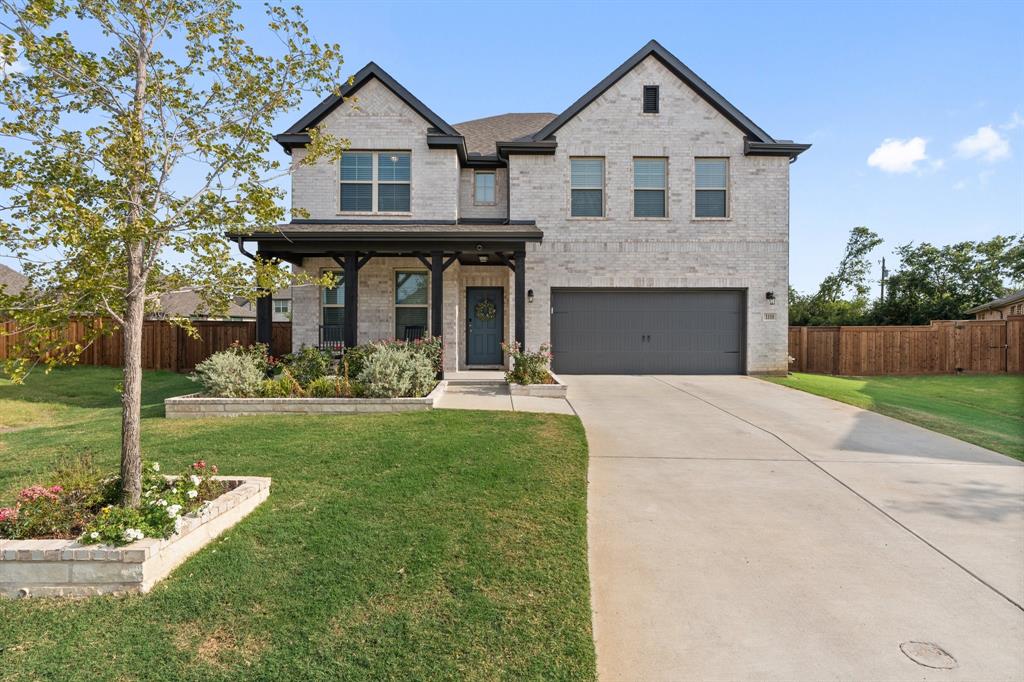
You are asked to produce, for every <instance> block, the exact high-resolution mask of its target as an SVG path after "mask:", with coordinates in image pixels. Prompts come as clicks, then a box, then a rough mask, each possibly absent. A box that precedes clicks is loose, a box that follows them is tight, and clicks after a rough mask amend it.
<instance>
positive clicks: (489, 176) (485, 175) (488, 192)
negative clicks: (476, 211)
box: [473, 171, 495, 206]
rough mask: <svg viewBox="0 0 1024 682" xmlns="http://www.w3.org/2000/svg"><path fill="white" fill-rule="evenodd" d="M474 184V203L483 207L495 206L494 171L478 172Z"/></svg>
mask: <svg viewBox="0 0 1024 682" xmlns="http://www.w3.org/2000/svg"><path fill="white" fill-rule="evenodd" d="M473 182H474V185H473V203H474V204H478V205H483V206H490V205H492V204H494V203H495V200H494V171H477V172H476V173H475V174H474V175H473Z"/></svg>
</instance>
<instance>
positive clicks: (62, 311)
mask: <svg viewBox="0 0 1024 682" xmlns="http://www.w3.org/2000/svg"><path fill="white" fill-rule="evenodd" d="M0 9H2V12H3V16H2V19H0V25H2V27H3V30H4V33H3V35H0V67H2V68H3V73H2V74H0V78H2V85H0V87H2V105H3V107H4V108H5V109H6V111H4V112H3V119H2V123H0V136H2V137H3V138H5V143H4V146H3V149H0V190H2V191H0V248H3V249H4V250H6V251H7V252H8V253H9V255H13V256H14V257H16V258H18V259H19V260H20V262H21V263H22V265H23V269H24V270H25V274H26V275H28V277H29V281H30V285H29V287H28V288H26V290H25V291H24V292H23V293H22V294H20V295H18V296H5V295H2V294H0V310H8V311H10V313H11V315H12V316H13V318H14V320H15V321H16V323H17V325H18V328H19V330H20V331H21V332H22V333H23V334H24V335H25V341H24V342H23V343H22V344H21V345H20V346H19V347H18V349H17V357H15V358H13V359H12V360H11V361H9V362H8V363H7V366H6V367H5V369H6V370H7V371H8V373H9V374H11V375H12V376H14V377H16V378H18V377H20V376H23V374H24V372H25V371H26V369H27V368H28V367H29V363H31V362H34V361H35V360H36V359H38V358H40V357H42V358H44V359H45V362H46V363H48V365H50V366H52V365H54V364H57V363H73V362H75V361H76V359H77V358H78V356H79V354H80V353H81V351H82V350H83V347H84V345H85V344H87V343H89V342H90V341H91V340H92V339H93V338H95V336H96V335H97V334H100V333H105V332H108V331H110V329H109V326H108V327H106V328H100V327H96V328H94V329H92V330H91V331H90V332H89V334H90V336H89V337H87V338H86V339H85V342H84V343H83V344H80V345H77V346H68V344H67V343H66V340H64V339H62V338H61V331H62V330H63V329H65V328H66V326H67V322H68V320H69V319H70V318H72V317H75V316H81V315H96V314H100V315H103V316H105V317H108V318H109V319H111V320H112V321H113V322H114V323H115V324H116V325H117V326H118V327H120V329H121V331H122V333H123V335H124V356H123V365H124V381H123V387H122V430H121V481H122V503H123V504H125V505H137V504H138V502H139V494H140V487H141V486H140V477H141V454H140V448H139V429H140V403H141V389H142V372H141V365H142V356H141V351H142V329H143V319H144V314H145V312H146V309H147V307H148V306H152V305H153V304H154V302H155V301H157V300H158V299H159V297H160V295H161V294H163V293H165V292H167V291H171V290H175V289H179V288H182V287H184V286H190V287H195V288H197V289H198V290H199V291H200V292H201V295H202V297H203V299H204V301H205V304H206V306H207V308H208V309H209V310H210V312H212V313H218V312H223V311H225V310H226V308H227V304H228V301H230V300H231V299H232V298H233V297H234V296H237V295H244V296H246V297H248V298H250V299H251V298H253V297H254V296H255V295H256V293H257V287H260V288H263V289H271V290H272V289H274V288H277V287H279V286H282V285H284V284H286V283H287V276H286V275H285V274H284V273H283V272H282V271H281V270H279V269H278V268H277V267H275V264H274V263H271V262H265V261H259V260H258V261H257V262H256V263H255V266H253V265H252V264H249V263H243V262H240V261H237V260H234V259H233V258H232V257H231V250H230V244H229V243H228V242H227V241H226V240H225V238H224V234H225V233H226V232H232V233H239V234H244V233H246V232H249V231H251V230H253V229H264V230H265V229H272V226H273V225H275V224H276V223H278V222H280V221H281V220H282V219H283V217H284V210H283V208H282V207H281V201H280V200H281V198H282V195H283V192H282V191H281V190H280V189H278V188H277V187H276V186H275V185H274V183H275V182H276V180H277V179H278V178H279V177H280V176H281V175H282V174H283V173H286V172H287V170H288V169H282V168H279V165H278V163H277V162H275V161H270V160H268V159H269V156H268V151H269V148H270V145H271V143H272V137H271V134H270V132H269V131H270V129H271V127H272V125H273V123H274V120H275V117H276V116H278V115H279V114H281V113H283V112H285V111H287V110H290V109H292V108H293V107H294V106H295V105H296V104H297V103H298V102H299V100H300V98H301V97H302V95H303V93H304V92H306V91H307V90H310V89H312V90H319V91H321V92H323V91H324V90H327V89H330V88H336V87H337V86H338V85H339V84H340V82H341V75H340V68H341V65H342V59H341V54H340V52H339V48H338V46H337V45H332V44H320V43H317V42H315V41H314V40H313V39H312V38H311V37H310V36H309V32H308V28H307V26H306V24H305V22H304V20H303V16H302V13H301V11H300V10H299V9H298V8H293V9H284V8H282V7H279V6H273V5H268V6H267V8H266V12H267V17H268V28H269V30H270V32H271V34H272V35H273V36H274V37H276V42H273V45H274V48H275V49H276V50H277V54H276V55H268V54H263V53H261V52H259V51H257V50H256V49H255V48H254V47H253V46H252V45H250V44H249V43H247V42H246V40H245V39H244V38H243V32H244V29H243V26H242V25H241V24H240V23H239V22H238V21H237V19H236V18H235V14H236V11H237V9H238V7H237V5H236V4H235V3H234V2H231V1H230V0H25V1H23V2H12V1H10V0H0ZM85 40H88V41H89V42H90V46H89V48H88V49H87V48H86V47H84V46H83V41H85ZM15 65H17V66H18V67H20V68H13V67H14V66H15ZM312 137H313V139H312V144H311V145H310V147H309V154H308V155H307V156H306V157H304V159H303V161H302V163H312V162H314V161H316V160H318V159H321V158H323V157H325V156H337V155H338V154H339V153H340V151H341V149H343V148H344V144H345V142H344V141H343V140H338V139H332V138H330V137H328V136H320V135H317V134H316V131H313V134H312Z"/></svg>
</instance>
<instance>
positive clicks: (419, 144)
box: [292, 57, 789, 373]
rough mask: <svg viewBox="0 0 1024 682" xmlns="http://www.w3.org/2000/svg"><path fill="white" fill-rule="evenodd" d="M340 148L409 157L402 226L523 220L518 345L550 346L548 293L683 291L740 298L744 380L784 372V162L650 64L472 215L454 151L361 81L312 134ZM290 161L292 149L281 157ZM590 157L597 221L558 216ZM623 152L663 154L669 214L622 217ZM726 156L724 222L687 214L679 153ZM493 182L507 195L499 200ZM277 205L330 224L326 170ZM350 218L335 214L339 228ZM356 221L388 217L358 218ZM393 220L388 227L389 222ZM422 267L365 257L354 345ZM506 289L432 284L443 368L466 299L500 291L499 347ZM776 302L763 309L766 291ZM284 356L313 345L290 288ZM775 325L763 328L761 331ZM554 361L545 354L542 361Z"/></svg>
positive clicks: (628, 194) (305, 298) (568, 127)
mask: <svg viewBox="0 0 1024 682" xmlns="http://www.w3.org/2000/svg"><path fill="white" fill-rule="evenodd" d="M648 84H653V85H659V86H660V95H661V108H660V112H661V113H659V114H643V113H641V94H642V91H643V86H644V85H648ZM323 125H324V126H325V128H326V129H327V130H328V131H330V132H331V133H334V134H337V135H342V136H344V137H346V138H348V139H349V140H350V141H351V148H352V149H379V150H410V151H411V167H412V189H411V207H412V210H411V212H410V213H409V214H402V215H401V216H399V217H404V218H412V219H417V220H419V219H423V220H428V219H443V220H453V219H456V218H459V217H462V218H504V217H505V215H506V210H508V209H507V206H508V205H509V203H510V204H511V209H510V211H509V213H510V217H511V218H512V219H514V220H515V219H524V220H535V221H536V224H537V227H539V228H540V229H541V230H543V231H544V239H543V242H541V243H539V244H534V243H531V244H528V245H527V267H526V286H527V288H528V289H532V290H533V292H534V295H535V298H534V301H533V302H532V303H528V304H527V310H526V312H527V314H526V344H527V347H529V348H536V347H537V346H539V345H540V344H541V343H544V342H547V341H549V335H550V303H551V296H550V292H551V289H552V288H557V287H697V288H719V287H727V288H737V289H744V290H746V291H747V320H746V321H747V333H746V343H747V371H748V372H751V373H763V372H785V371H786V369H787V366H788V363H787V324H788V321H787V310H786V301H787V290H788V268H789V159H788V158H787V157H784V156H783V157H779V156H745V155H744V150H743V141H744V138H743V132H742V131H741V130H739V129H738V128H737V127H735V126H734V125H733V124H732V123H730V122H729V121H728V120H727V119H726V118H725V117H723V116H722V115H721V114H720V113H719V112H718V111H716V110H715V109H714V108H712V107H711V106H710V105H709V104H708V103H707V102H706V101H705V100H704V99H703V98H701V97H700V96H699V95H697V94H696V93H695V92H693V91H692V90H691V89H690V88H689V87H688V86H687V85H685V84H684V83H683V82H682V81H680V80H679V79H678V78H676V76H675V75H673V74H672V73H671V72H670V71H669V70H668V69H666V68H665V67H664V66H663V64H662V63H661V62H660V61H658V60H657V59H656V58H654V57H648V58H647V59H645V60H644V61H642V62H640V64H639V65H638V66H636V67H635V68H634V69H633V70H632V71H631V72H629V73H627V74H626V75H625V76H624V77H623V78H621V79H620V80H619V81H618V82H617V83H616V84H615V85H614V86H612V87H611V88H610V89H608V90H607V91H606V92H604V93H603V94H602V95H601V96H600V97H599V98H598V99H597V100H595V101H594V102H593V103H591V104H590V105H589V106H588V107H587V108H585V109H584V110H582V111H581V112H580V113H579V114H578V115H577V116H575V117H574V118H572V119H570V120H569V121H568V122H567V123H566V124H565V125H564V126H562V128H560V129H559V130H558V131H557V133H556V138H557V141H558V147H557V150H556V152H555V154H554V155H553V156H552V155H526V154H516V155H512V156H511V157H510V162H509V169H508V171H507V173H508V176H507V178H506V171H505V169H499V171H498V174H497V177H496V183H495V185H496V195H497V204H496V205H495V206H475V205H474V202H473V171H472V170H471V169H461V170H460V168H459V162H458V158H457V155H456V152H455V151H454V150H451V149H430V148H428V147H427V145H426V133H427V129H428V128H429V124H428V123H427V122H426V121H425V120H424V119H423V118H421V117H420V116H419V114H417V113H416V112H415V111H413V110H412V109H411V108H410V107H408V106H407V105H406V104H405V103H404V102H403V101H402V100H401V99H399V98H398V97H397V96H395V95H394V94H393V93H392V92H391V91H390V90H389V89H388V88H386V87H385V86H383V85H381V84H380V83H379V82H378V81H376V80H374V81H371V82H369V83H367V84H366V85H364V86H363V87H362V88H360V89H359V91H358V101H357V102H355V103H354V105H352V104H348V103H347V104H344V105H342V106H340V107H339V108H338V109H336V110H335V111H334V112H332V113H331V114H330V115H329V116H328V117H327V119H326V120H325V122H324V124H323ZM293 153H294V155H295V158H301V154H302V153H303V151H302V149H295V150H294V152H293ZM571 156H602V157H604V158H605V204H606V209H605V216H604V217H602V218H600V219H579V218H571V217H569V199H570V187H569V167H570V164H569V157H571ZM636 156H659V157H667V158H668V194H667V206H668V210H667V213H668V217H666V218H658V219H653V218H646V219H637V218H633V217H632V211H633V209H632V200H633V185H632V183H633V170H632V160H633V157H636ZM699 156H715V157H728V159H729V194H728V197H729V217H728V218H724V219H695V218H693V201H694V198H693V195H694V189H693V176H694V157H699ZM506 181H507V182H508V184H509V186H510V191H508V192H507V191H506ZM292 201H293V206H294V207H295V208H301V209H305V210H306V211H308V212H309V215H310V217H313V218H328V219H334V218H338V217H339V216H340V214H339V212H338V166H337V164H336V163H320V164H317V165H315V166H312V167H309V168H305V167H303V168H300V169H299V170H298V171H297V172H296V173H295V175H294V176H293V189H292ZM351 215H352V214H344V216H345V217H350V216H351ZM362 217H367V218H374V217H376V218H380V217H388V216H381V215H380V214H372V215H371V214H363V216H362ZM390 217H394V216H390ZM321 268H331V269H336V268H337V266H336V265H335V264H334V262H333V261H331V260H330V259H329V258H322V259H316V258H312V259H310V258H307V259H306V261H305V263H304V264H303V267H302V268H299V269H300V270H305V271H307V272H310V273H311V274H315V273H318V272H319V271H320V269H321ZM404 268H412V269H419V270H423V269H425V268H424V267H423V265H422V264H421V263H420V262H419V261H418V260H417V259H415V258H404V259H403V258H374V259H373V260H371V261H370V262H369V263H367V265H366V266H365V267H364V268H363V269H362V270H361V271H360V273H359V295H360V305H359V325H358V337H359V341H360V342H364V341H369V340H373V339H377V338H384V337H390V336H393V335H394V271H395V270H397V269H404ZM512 283H513V278H512V274H511V272H510V271H509V270H508V269H507V268H504V267H500V266H499V267H495V266H470V267H467V266H460V265H459V264H458V263H456V264H454V265H452V266H451V267H450V268H449V269H448V270H447V271H446V272H445V282H444V305H445V310H444V316H445V325H444V326H445V328H444V330H443V331H444V336H445V339H446V366H447V368H448V369H455V368H461V367H462V366H463V364H464V362H463V361H464V348H463V334H464V332H463V330H464V327H465V324H464V310H463V307H464V306H465V288H466V287H467V286H483V285H489V286H490V285H493V286H502V287H503V288H504V291H505V299H506V300H505V339H510V338H511V329H510V321H511V320H513V319H514V305H515V301H514V300H513V296H512V294H513V286H512ZM768 291H772V292H774V293H775V304H774V305H769V303H768V301H767V300H766V298H765V293H766V292H768ZM292 306H293V314H292V319H293V344H294V346H295V347H298V346H301V345H303V344H306V345H310V344H315V343H316V342H317V340H318V333H319V332H318V328H319V325H320V304H319V292H318V290H316V289H315V288H314V287H309V286H307V287H296V288H295V289H294V290H293V303H292ZM766 313H774V319H767V318H769V317H771V315H766ZM556 350H557V349H556Z"/></svg>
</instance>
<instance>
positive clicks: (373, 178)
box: [334, 149, 412, 215]
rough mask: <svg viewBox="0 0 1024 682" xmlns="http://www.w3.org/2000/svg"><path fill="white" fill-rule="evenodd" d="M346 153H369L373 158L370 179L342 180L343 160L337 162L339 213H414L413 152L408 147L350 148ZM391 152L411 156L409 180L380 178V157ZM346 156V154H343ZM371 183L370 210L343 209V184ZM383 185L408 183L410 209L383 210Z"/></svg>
mask: <svg viewBox="0 0 1024 682" xmlns="http://www.w3.org/2000/svg"><path fill="white" fill-rule="evenodd" d="M346 153H352V154H369V155H370V159H371V164H370V168H371V170H370V179H369V180H342V179H341V160H340V159H339V160H338V163H336V164H335V168H336V169H337V170H336V172H337V178H338V181H337V183H336V184H335V186H336V187H337V197H336V201H335V202H334V203H335V206H337V207H338V215H411V214H412V152H411V151H410V150H408V149H387V150H380V149H350V150H348V152H346ZM390 154H407V155H408V156H409V180H408V181H405V180H381V179H380V157H381V156H388V155H390ZM343 156H344V154H343ZM343 183H344V184H346V185H349V184H351V185H370V186H371V189H370V210H369V211H343V210H341V185H342V184H343ZM381 185H408V186H409V210H408V211H381V210H379V208H378V207H379V206H380V186H381Z"/></svg>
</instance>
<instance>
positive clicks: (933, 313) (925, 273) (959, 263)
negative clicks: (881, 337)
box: [789, 227, 1024, 325]
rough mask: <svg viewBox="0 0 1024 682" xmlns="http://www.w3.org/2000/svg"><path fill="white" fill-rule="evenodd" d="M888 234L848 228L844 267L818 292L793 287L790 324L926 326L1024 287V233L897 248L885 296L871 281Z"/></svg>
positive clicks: (841, 263) (885, 279)
mask: <svg viewBox="0 0 1024 682" xmlns="http://www.w3.org/2000/svg"><path fill="white" fill-rule="evenodd" d="M882 242H883V240H882V238H881V237H879V236H878V235H877V234H876V233H875V232H872V231H871V230H869V229H868V228H866V227H855V228H853V230H851V231H850V238H849V240H848V241H847V243H846V250H845V252H844V253H843V257H842V259H841V260H840V261H839V265H838V266H837V268H836V269H835V271H834V272H832V273H831V274H830V275H828V276H827V277H825V279H824V280H822V282H821V285H820V286H819V287H818V290H817V291H816V292H814V293H811V294H802V293H800V292H798V291H797V290H796V289H794V288H793V287H790V288H789V323H790V324H792V325H858V324H927V323H928V322H929V321H931V320H958V319H962V318H964V317H965V311H967V310H969V309H970V308H973V307H975V306H978V305H981V304H983V303H987V302H988V301H991V300H992V299H994V298H999V297H1000V296H1005V295H1006V294H1008V293H1009V292H1010V291H1012V290H1014V289H1019V288H1021V287H1022V286H1024V236H1019V237H1018V236H1015V235H1010V236H1006V237H1004V236H1001V235H997V236H995V237H993V238H991V239H989V240H987V241H977V242H972V241H964V242H958V243H956V244H949V245H946V246H935V245H933V244H929V243H928V242H922V243H920V244H914V243H909V244H904V245H902V246H899V247H897V248H896V249H895V255H896V259H897V262H896V264H895V265H894V266H893V269H892V271H891V272H888V273H887V272H885V271H883V275H882V276H883V282H882V284H884V291H885V294H884V296H883V295H882V294H881V290H880V289H881V288H880V289H879V290H875V289H873V287H872V285H871V284H872V283H871V282H870V281H869V278H868V276H869V274H870V271H871V260H870V255H871V252H872V251H874V250H875V249H876V248H877V247H879V246H880V245H881V244H882Z"/></svg>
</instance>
